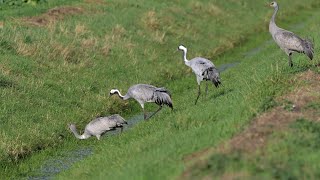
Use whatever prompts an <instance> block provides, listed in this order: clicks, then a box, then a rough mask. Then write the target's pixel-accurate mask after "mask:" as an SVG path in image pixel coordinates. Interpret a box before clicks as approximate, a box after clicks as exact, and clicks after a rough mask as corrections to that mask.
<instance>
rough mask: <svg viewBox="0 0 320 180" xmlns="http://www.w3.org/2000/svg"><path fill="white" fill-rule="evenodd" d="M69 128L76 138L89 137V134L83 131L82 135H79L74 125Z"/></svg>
mask: <svg viewBox="0 0 320 180" xmlns="http://www.w3.org/2000/svg"><path fill="white" fill-rule="evenodd" d="M70 130H71V131H72V132H73V134H74V136H75V137H76V138H78V139H87V138H89V137H90V135H88V134H86V133H83V134H82V135H80V134H79V133H78V131H77V129H76V127H70Z"/></svg>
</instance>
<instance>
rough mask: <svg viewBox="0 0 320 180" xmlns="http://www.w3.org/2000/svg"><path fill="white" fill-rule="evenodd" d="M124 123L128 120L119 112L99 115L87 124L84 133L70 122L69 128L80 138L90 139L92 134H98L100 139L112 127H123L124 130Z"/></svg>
mask: <svg viewBox="0 0 320 180" xmlns="http://www.w3.org/2000/svg"><path fill="white" fill-rule="evenodd" d="M124 124H127V121H125V120H124V119H123V118H122V117H121V116H120V115H119V114H114V115H111V116H108V117H99V118H96V119H94V120H92V121H91V122H90V123H89V124H87V126H86V128H85V130H84V133H83V134H82V135H79V133H78V132H77V128H76V126H75V125H74V124H69V128H70V130H71V131H72V132H73V134H74V135H75V136H76V138H78V139H88V138H89V137H91V136H96V137H97V138H98V140H100V136H101V135H102V134H103V133H105V132H106V131H109V130H111V129H115V128H116V127H121V132H122V129H123V125H124Z"/></svg>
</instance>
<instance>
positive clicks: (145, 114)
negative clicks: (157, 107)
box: [140, 104, 147, 120]
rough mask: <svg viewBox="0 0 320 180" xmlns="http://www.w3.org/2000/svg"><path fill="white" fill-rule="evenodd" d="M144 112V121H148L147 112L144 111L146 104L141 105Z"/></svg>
mask: <svg viewBox="0 0 320 180" xmlns="http://www.w3.org/2000/svg"><path fill="white" fill-rule="evenodd" d="M140 105H141V107H142V110H143V119H144V120H146V119H147V113H146V110H145V109H144V104H140Z"/></svg>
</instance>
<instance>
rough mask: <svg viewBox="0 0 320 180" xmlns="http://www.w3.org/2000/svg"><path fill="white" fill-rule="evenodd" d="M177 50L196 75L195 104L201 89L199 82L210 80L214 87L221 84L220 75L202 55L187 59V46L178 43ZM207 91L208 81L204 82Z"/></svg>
mask: <svg viewBox="0 0 320 180" xmlns="http://www.w3.org/2000/svg"><path fill="white" fill-rule="evenodd" d="M178 50H181V51H183V57H182V58H183V60H184V63H185V64H186V65H187V66H189V67H191V69H192V71H193V72H194V74H195V75H196V77H197V83H198V87H199V88H198V96H197V99H196V101H195V104H197V101H198V99H199V96H200V93H201V90H200V83H201V81H203V80H205V81H211V82H212V83H213V84H214V85H215V86H216V87H219V85H220V84H221V81H220V75H219V72H218V70H217V68H216V67H215V65H214V64H213V63H212V62H211V61H210V60H208V59H205V58H202V57H195V58H193V59H191V60H190V61H189V60H188V59H187V48H186V47H185V46H184V45H180V46H179V47H178ZM207 92H208V83H206V95H207Z"/></svg>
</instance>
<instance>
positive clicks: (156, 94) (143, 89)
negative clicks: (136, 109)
mask: <svg viewBox="0 0 320 180" xmlns="http://www.w3.org/2000/svg"><path fill="white" fill-rule="evenodd" d="M114 94H117V95H118V96H119V97H120V98H121V99H123V100H127V99H130V98H133V99H135V100H136V101H138V102H139V104H140V105H141V107H142V109H143V113H144V119H145V120H146V119H149V118H151V117H152V116H153V115H155V114H156V113H157V112H159V111H160V110H161V109H162V106H163V105H167V106H169V107H170V108H171V109H172V110H173V106H172V100H171V94H170V92H169V91H168V90H166V89H165V88H158V87H155V86H152V85H149V84H136V85H133V86H131V87H130V88H129V89H128V91H127V94H126V95H124V96H123V95H121V93H120V91H119V90H118V89H111V90H110V96H112V95H114ZM146 102H154V103H156V104H157V105H158V106H160V107H159V109H158V110H157V111H156V112H154V113H153V114H152V115H151V116H150V117H149V118H147V114H146V112H145V109H144V103H146Z"/></svg>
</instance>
